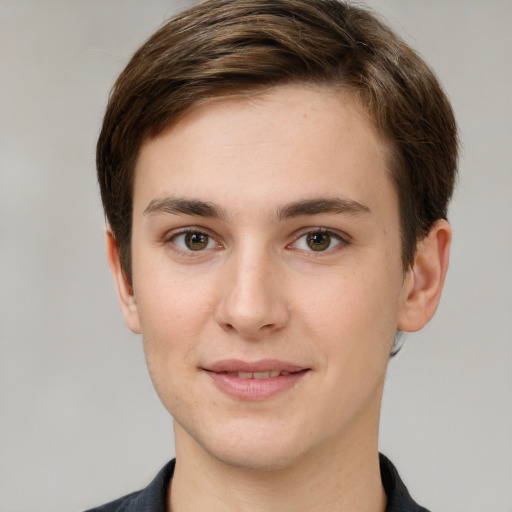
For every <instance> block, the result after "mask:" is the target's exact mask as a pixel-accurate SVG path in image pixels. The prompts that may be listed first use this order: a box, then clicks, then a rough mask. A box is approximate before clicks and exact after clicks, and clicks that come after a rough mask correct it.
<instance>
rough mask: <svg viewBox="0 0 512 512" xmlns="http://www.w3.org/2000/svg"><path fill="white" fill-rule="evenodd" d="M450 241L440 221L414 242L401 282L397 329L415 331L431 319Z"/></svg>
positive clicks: (445, 266) (439, 295) (449, 232)
mask: <svg viewBox="0 0 512 512" xmlns="http://www.w3.org/2000/svg"><path fill="white" fill-rule="evenodd" d="M451 239H452V231H451V227H450V225H449V224H448V222H447V221H446V220H442V219H441V220H438V221H437V222H435V224H434V225H433V226H432V228H431V230H430V232H429V233H428V235H427V236H426V237H425V238H424V239H423V240H421V241H419V242H418V244H417V248H416V253H415V256H414V262H413V264H412V266H411V267H410V268H409V270H408V271H407V275H406V276H405V279H404V285H403V297H402V303H401V307H400V312H399V316H398V329H399V330H401V331H406V332H414V331H418V330H420V329H421V328H423V327H424V326H425V325H426V324H427V323H428V322H429V320H430V319H431V318H432V317H433V316H434V313H435V312H436V309H437V306H438V304H439V300H440V299H441V293H442V291H443V285H444V280H445V277H446V272H447V270H448V261H449V253H450V244H451Z"/></svg>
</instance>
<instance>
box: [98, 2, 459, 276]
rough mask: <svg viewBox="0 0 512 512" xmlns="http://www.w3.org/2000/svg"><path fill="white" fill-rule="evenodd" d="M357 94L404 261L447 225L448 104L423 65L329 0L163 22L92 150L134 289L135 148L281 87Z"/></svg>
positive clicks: (451, 145)
mask: <svg viewBox="0 0 512 512" xmlns="http://www.w3.org/2000/svg"><path fill="white" fill-rule="evenodd" d="M290 82H298V83H321V84H332V85H334V86H338V87H339V86H341V88H342V89H344V90H348V91H351V92H353V93H355V95H356V97H357V98H358V100H359V101H360V103H361V104H362V105H363V107H365V109H366V110H367V111H368V113H369V114H370V116H371V118H372V120H373V122H374V124H375V126H376V127H377V129H378V131H379V133H380V134H381V135H382V136H383V138H384V139H385V140H386V141H388V143H389V145H390V149H391V153H392V158H391V161H390V164H389V167H390V173H391V176H392V179H393V182H394V185H395V187H396V190H397V192H398V197H399V209H400V221H401V236H402V259H403V264H404V268H405V269H406V268H408V267H409V266H410V265H411V263H412V261H413V258H414V253H415V249H416V243H417V241H418V240H420V239H421V238H423V237H424V236H426V234H427V233H428V232H429V230H430V228H431V227H432V224H433V223H434V222H435V221H436V220H438V219H441V218H446V215H447V207H448V202H449V200H450V197H451V195H452V191H453V186H454V181H455V176H456V166H457V131H456V123H455V119H454V116H453V112H452V109H451V107H450V104H449V102H448V100H447V98H446V95H445V94H444V92H443V90H442V88H441V86H440V85H439V82H438V80H437V79H436V77H435V75H434V74H433V72H432V71H431V70H430V69H429V67H428V66H427V65H426V64H425V62H424V61H423V60H422V59H421V58H420V57H419V56H418V55H417V54H416V53H415V52H414V51H413V50H412V49H411V48H410V47H409V46H408V45H407V44H405V43H404V42H403V41H402V40H401V39H400V38H399V37H398V36H397V35H396V34H395V33H394V32H393V31H392V30H391V29H390V28H389V27H387V26H386V25H385V24H384V23H382V22H381V21H380V20H379V19H378V18H377V17H376V16H375V15H374V14H372V13H370V12H368V11H367V10H365V9H362V8H361V7H356V6H354V5H351V4H349V3H347V2H342V1H338V0H208V1H206V2H204V3H202V4H199V5H197V6H195V7H193V8H191V9H189V10H187V11H184V12H183V13H181V14H179V15H178V16H176V17H174V18H172V19H171V20H170V21H168V22H167V23H166V24H165V25H164V26H163V27H162V28H161V29H159V30H158V31H157V32H156V33H155V34H154V35H153V36H152V37H151V38H150V39H149V40H148V41H147V42H146V43H145V44H144V45H143V46H142V47H141V48H140V49H139V50H138V51H137V52H136V53H135V55H134V56H133V57H132V59H131V60H130V62H129V63H128V65H127V66H126V68H125V69H124V71H123V72H122V73H121V75H120V76H119V78H118V79H117V81H116V83H115V85H114V87H113V89H112V92H111V95H110V99H109V103H108V106H107V110H106V113H105V118H104V122H103V127H102V130H101V134H100V137H99V140H98V145H97V169H98V180H99V184H100V189H101V197H102V201H103V206H104V209H105V214H106V217H107V221H108V223H109V224H110V227H111V229H112V231H113V233H114V236H115V238H116V240H117V242H118V244H119V247H120V253H121V263H122V266H123V269H124V272H125V273H126V275H127V277H128V278H131V257H130V252H131V251H130V247H131V228H132V198H133V174H134V167H135V163H136V159H137V156H138V152H139V149H140V147H141V144H142V142H143V141H144V140H145V139H146V138H148V137H151V136H153V135H156V134H158V133H159V132H161V131H162V130H163V129H164V128H165V127H166V126H168V125H169V124H170V123H172V122H175V121H176V120H177V119H178V118H179V117H181V116H183V115H184V114H186V113H187V112H189V111H190V109H191V108H193V107H194V106H197V105H198V104H200V103H203V102H205V101H209V100H212V99H213V98H215V97H219V96H226V95H228V96H229V95H232V94H233V95H234V94H239V93H240V92H250V91H258V90H260V89H261V88H262V87H267V86H272V85H279V84H283V83H290Z"/></svg>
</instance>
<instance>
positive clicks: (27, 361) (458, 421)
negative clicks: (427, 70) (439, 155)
mask: <svg viewBox="0 0 512 512" xmlns="http://www.w3.org/2000/svg"><path fill="white" fill-rule="evenodd" d="M368 4H369V5H370V6H372V7H374V8H376V9H377V11H379V12H380V13H381V14H382V15H383V16H384V17H385V18H386V19H387V20H388V21H389V22H390V23H391V25H392V26H393V27H395V29H396V30H398V32H399V33H400V34H402V36H403V37H404V38H405V39H406V40H407V41H408V42H409V43H410V44H411V45H412V46H413V47H414V48H415V49H417V50H418V51H419V53H420V54H421V55H422V56H423V57H424V58H425V59H426V60H427V62H429V63H430V64H431V65H432V66H433V68H434V69H435V70H436V72H437V74H438V76H439V77H440V79H441V81H442V82H443V84H444V86H445V89H446V91H447V93H448V95H449V97H450V98H451V100H452V102H453V106H454V108H455V112H456V115H457V118H458V122H459V126H460V134H461V141H462V158H461V161H460V180H459V185H458V189H457V192H456V195H455V200H454V202H453V204H452V208H451V216H450V218H451V221H452V224H453V228H454V232H455V235H454V244H453V252H452V258H451V268H450V272H449V274H448V280H447V283H446V289H445V294H444V297H443V300H442V302H441V306H440V308H439V311H438V313H437V316H436V317H435V319H434V320H433V321H432V322H431V324H430V325H429V326H427V328H426V329H425V330H424V331H422V332H421V333H418V334H414V335H409V336H407V339H406V346H405V349H404V350H403V352H402V353H401V354H399V356H398V357H397V358H396V359H395V360H393V361H392V363H391V366H390V369H389V375H388V379H387V383H386V392H385V399H384V408H383V415H382V426H381V450H382V451H383V452H384V453H386V454H388V455H389V456H390V457H391V458H392V460H393V461H394V462H395V464H396V465H397V466H398V468H399V470H400V472H401V473H402V475H403V477H404V479H405V482H406V484H407V485H408V486H409V488H410V490H411V493H412V494H413V496H414V497H415V498H416V499H417V500H418V501H419V502H420V503H421V504H424V505H425V506H427V507H428V508H431V509H432V510H433V511H434V512H443V511H450V512H477V511H482V510H492V511H495V512H511V511H512V343H511V332H512V326H511V317H512V201H511V199H510V197H511V194H512V169H511V162H512V152H511V147H512V121H511V120H512V101H511V96H512V94H511V83H512V36H511V34H512V32H511V30H510V27H511V26H512V2H511V1H507V0H502V1H500V0H493V1H485V2H484V1H482V0H474V1H471V0H451V1H450V0H434V1H432V0H429V1H427V0H421V1H410V0H381V1H378V0H374V1H370V2H368ZM186 5H187V3H186V2H184V1H179V2H172V1H163V0H145V1H142V0H88V1H81V0H2V1H0V180H1V182H0V296H1V302H0V510H1V512H36V511H52V512H60V511H62V512H64V511H79V510H81V509H84V508H86V507H90V506H93V505H96V504H99V503H102V502H105V501H108V500H110V499H113V498H116V497H118V496H120V495H122V494H125V493H127V492H130V491H133V490H136V489H139V488H141V487H143V486H145V485H146V484H147V483H148V482H149V480H150V479H151V478H152V477H153V476H154V475H155V474H156V472H157V471H158V470H159V468H160V467H161V466H162V465H163V464H164V463H165V462H166V461H167V460H168V459H169V458H171V457H172V456H173V452H174V448H173V439H172V433H171V420H170V418H169V416H168V414H167V413H166V412H165V411H164V409H163V407H162V406H161V405H160V402H159V400H158V398H157V397H156V394H155V392H154V391H153V388H152V385H151V383H150V380H149V377H148V375H147V372H146V368H145V363H144V359H143V353H142V348H141V342H140V339H139V337H137V336H135V335H133V334H131V333H130V332H129V331H128V330H127V328H126V327H125V326H124V323H123V320H122V318H121V314H120V312H119V310H118V306H117V300H116V296H115V293H114V286H113V284H112V281H111V278H110V275H109V271H108V268H107V263H106V258H105V255H104V234H103V226H104V224H103V216H102V211H101V206H100V200H99V193H98V189H97V185H96V179H95V168H94V151H95V142H96V138H97V135H98V131H99V126H100V122H101V117H102V114H103V111H104V108H105V105H106V100H107V95H108V92H109V89H110V87H111V85H112V83H113V81H114V79H115V78H116V77H117V75H118V73H119V72H120V71H121V69H122V68H123V67H124V66H125V64H126V62H127V60H128V58H129V57H130V56H131V54H132V53H133V51H135V49H136V48H138V46H139V45H140V44H141V43H142V42H143V41H144V40H145V39H146V38H147V37H148V36H149V35H150V34H151V33H152V32H153V31H154V30H155V29H156V28H157V27H159V26H160V25H161V24H162V22H163V21H164V20H165V19H166V18H167V17H168V16H169V15H171V14H173V13H175V12H176V11H178V10H181V9H182V8H183V7H185V6H186Z"/></svg>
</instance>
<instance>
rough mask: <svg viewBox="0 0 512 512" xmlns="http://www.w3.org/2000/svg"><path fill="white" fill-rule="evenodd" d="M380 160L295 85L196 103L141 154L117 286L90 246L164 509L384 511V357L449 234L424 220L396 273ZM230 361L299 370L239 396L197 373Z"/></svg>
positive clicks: (419, 323)
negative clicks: (124, 338)
mask: <svg viewBox="0 0 512 512" xmlns="http://www.w3.org/2000/svg"><path fill="white" fill-rule="evenodd" d="M387 154H388V151H387V146H386V142H385V141H383V140H382V139H381V137H380V136H379V135H378V133H376V131H375V130H374V128H373V126H372V125H371V123H370V121H369V119H368V116H367V115H365V112H364V111H363V110H362V109H361V108H360V107H359V105H358V104H356V103H355V102H354V101H353V100H352V99H351V98H350V97H349V96H348V95H345V94H343V93H341V94H340V92H339V91H334V90H332V89H329V88H327V87H321V86H314V87H313V86H302V85H289V86H279V87H276V88H274V89H271V90H269V91H266V92H265V93H260V94H258V95H254V96H250V97H245V98H231V99H229V98H228V99H220V100H217V101H212V102H209V103H207V104H205V105H202V106H200V107H198V108H196V109H195V110H194V111H192V112H191V113H190V114H188V115H187V116H185V117H184V118H183V119H181V120H180V121H179V122H178V123H176V124H175V125H173V126H170V127H169V128H167V129H166V130H164V131H163V132H162V133H161V134H160V135H158V136H156V137H154V138H152V139H149V140H147V141H145V143H144V144H143V145H142V148H141V150H140V154H139V158H138V161H137V165H136V171H135V185H134V209H133V237H132V258H133V280H132V282H129V281H128V280H127V279H126V278H125V276H124V273H123V271H122V268H121V266H120V263H119V251H118V247H117V244H116V241H115V238H114V237H113V235H112V234H111V233H110V232H108V233H107V251H108V255H109V262H110V265H111V268H112V272H113V274H114V278H115V280H116V284H117V288H118V292H119V299H120V304H121V308H122V311H123V313H124V316H125V319H126V323H127V325H128V327H129V328H130V329H132V330H133V331H134V332H137V333H142V336H143V341H144V349H145V355H146V360H147V363H148V368H149V371H150V374H151V378H152V380H153V383H154V386H155V388H156V390H157V392H158V394H159V396H160V399H161V400H162V402H163V404H164V405H165V407H166V408H167V410H168V411H169V412H170V413H171V414H172V416H173V418H174V422H175V441H176V453H177V466H176V472H175V476H174V478H173V482H172V494H171V497H170V500H169V509H171V508H172V510H173V511H178V512H180V511H181V510H188V511H196V510H197V511H199V510H205V509H207V510H209V511H216V510H223V511H229V510H244V511H250V510H258V511H261V510H274V509H275V508H276V507H279V509H280V510H288V509H289V510H294V511H300V510H308V511H312V510H324V511H325V510H360V511H375V512H376V511H383V510H384V508H385V502H386V500H385V495H384V492H383V489H382V484H381V481H380V473H379V466H378V443H377V442H378V424H379V414H380V404H381V398H382V390H383V383H384V378H385V373H386V368H387V363H388V360H389V353H390V349H391V346H392V343H393V339H394V335H395V332H396V331H397V329H401V330H403V331H415V330H418V329H421V328H422V327H423V326H424V325H425V324H426V323H427V322H428V320H429V319H430V318H431V317H432V315H433V314H434V312H435V310H436V307H437V304H438V301H439V298H440V294H441V290H442V286H443V281H444V277H445V274H446V270H447V266H448V251H449V245H450V239H451V231H450V227H449V225H448V224H447V223H446V222H445V221H438V222H437V223H436V224H435V225H434V226H433V228H432V230H431V232H430V234H429V235H428V236H427V237H426V238H425V239H424V240H422V241H420V242H419V244H418V249H417V253H416V258H415V261H414V264H413V265H412V267H411V268H409V269H406V270H404V269H403V267H402V260H401V243H400V225H399V216H398V199H397V194H396V191H395V190H394V188H393V186H392V183H391V181H390V178H389V172H388V169H387ZM177 199H179V200H180V201H176V200H177ZM319 199H322V200H327V202H326V201H324V202H323V203H322V202H319V201H318V200H319ZM190 201H193V202H192V203H191V202H190ZM329 201H330V203H329ZM333 202H336V204H335V205H333V204H332V203H333ZM198 205H199V206H198ZM205 205H206V207H205ZM326 205H328V207H327V206H326ZM183 230H189V232H190V231H192V232H193V233H195V237H196V239H195V240H196V241H197V240H198V238H197V237H198V236H199V237H202V238H200V240H201V243H200V244H199V245H196V246H193V247H194V248H197V247H199V248H200V249H199V250H190V245H188V246H187V240H189V242H190V237H189V239H187V238H186V235H185V234H183ZM308 234H309V239H308ZM308 240H309V242H308ZM312 240H313V242H315V241H316V245H315V243H313V244H312V242H311V241H312ZM308 243H309V245H308ZM201 244H203V245H201ZM319 247H320V250H318V249H319ZM313 249H317V250H313ZM233 358H234V359H237V360H243V361H248V362H254V361H259V360H264V359H277V360H280V361H285V362H288V363H291V364H294V365H297V366H298V367H300V368H304V369H306V371H305V374H304V375H303V376H302V377H301V378H300V379H299V380H298V381H297V383H296V384H295V385H294V386H292V387H290V388H288V389H286V390H284V391H282V392H280V393H277V394H276V395H273V396H271V397H269V398H265V399H261V400H248V399H243V398H237V397H233V396H230V395H228V394H226V393H225V392H224V391H222V390H221V389H219V387H218V386H216V385H215V383H214V382H213V380H212V379H211V378H210V377H211V375H209V372H208V371H205V368H208V367H209V365H212V364H213V363H215V362H217V361H221V360H226V359H233ZM225 500H226V501H225Z"/></svg>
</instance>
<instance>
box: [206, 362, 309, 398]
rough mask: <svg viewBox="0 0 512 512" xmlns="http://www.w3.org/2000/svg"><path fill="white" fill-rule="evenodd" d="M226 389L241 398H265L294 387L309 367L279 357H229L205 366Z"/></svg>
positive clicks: (212, 376) (217, 383) (215, 381)
mask: <svg viewBox="0 0 512 512" xmlns="http://www.w3.org/2000/svg"><path fill="white" fill-rule="evenodd" d="M203 370H204V371H206V372H207V374H208V376H209V377H210V378H211V379H212V381H213V382H214V384H215V385H216V386H217V388H218V389H220V390H221V391H222V392H223V393H225V394H227V395H229V396H231V397H234V398H237V399H240V400H265V399H267V398H270V397H273V396H275V395H278V394H279V393H282V392H284V391H286V390H288V389H290V388H293V387H294V386H295V385H296V384H297V383H298V382H299V381H300V380H301V379H302V378H303V377H304V376H305V375H306V374H307V373H308V372H309V371H310V368H304V367H301V366H297V365H294V364H291V363H286V362H283V361H278V360H261V361H256V362H247V361H241V360H235V359H230V360H226V361H218V362H216V363H213V364H212V365H208V366H207V367H205V368H203Z"/></svg>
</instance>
